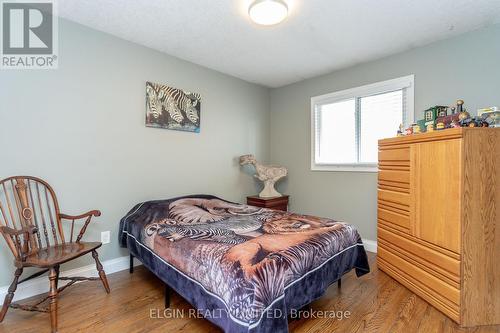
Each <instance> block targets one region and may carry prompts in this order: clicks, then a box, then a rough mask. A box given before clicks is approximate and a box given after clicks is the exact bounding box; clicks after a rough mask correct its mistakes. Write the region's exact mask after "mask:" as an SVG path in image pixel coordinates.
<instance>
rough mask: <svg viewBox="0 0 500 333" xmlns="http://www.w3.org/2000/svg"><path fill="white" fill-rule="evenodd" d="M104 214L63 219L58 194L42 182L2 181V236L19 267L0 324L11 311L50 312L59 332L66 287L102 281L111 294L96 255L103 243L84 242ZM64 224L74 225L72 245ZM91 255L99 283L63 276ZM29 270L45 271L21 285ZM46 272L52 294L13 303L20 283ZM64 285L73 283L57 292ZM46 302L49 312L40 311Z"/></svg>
mask: <svg viewBox="0 0 500 333" xmlns="http://www.w3.org/2000/svg"><path fill="white" fill-rule="evenodd" d="M100 215H101V213H100V212H99V211H98V210H92V211H90V212H87V213H85V214H81V215H76V216H72V215H66V214H61V213H60V211H59V205H58V203H57V198H56V195H55V193H54V190H53V189H52V187H50V185H49V184H47V183H46V182H45V181H43V180H41V179H39V178H36V177H30V176H14V177H9V178H6V179H4V180H1V181H0V233H1V234H2V236H3V237H4V238H5V241H6V242H7V245H8V247H9V249H10V250H11V251H12V253H13V255H14V265H15V267H16V271H15V274H14V281H13V282H12V284H11V285H10V287H9V290H8V293H7V295H6V296H5V300H4V303H3V306H2V310H1V312H0V323H1V322H2V321H3V319H4V318H5V314H6V313H7V310H8V309H9V307H10V308H14V309H21V310H26V311H39V312H48V313H50V322H51V327H52V332H57V295H58V294H59V293H60V292H61V291H63V290H64V289H65V288H67V287H68V286H70V285H72V284H74V283H75V282H78V281H84V280H101V281H102V284H103V285H104V289H105V290H106V292H107V293H108V294H109V292H110V289H109V284H108V281H107V279H106V273H104V270H103V267H102V264H101V262H100V261H99V257H98V254H97V251H96V250H97V249H98V248H99V247H100V246H101V245H102V244H101V243H98V242H92V243H90V242H82V241H81V240H82V237H83V235H84V233H85V231H86V230H87V227H88V225H89V223H90V221H91V219H92V217H93V216H100ZM82 219H85V222H84V224H83V226H82V227H81V229H80V231H79V233H78V235H76V239H74V231H75V221H77V220H82ZM63 220H67V221H69V223H71V235H70V240H69V242H67V241H66V239H65V237H64V232H63V225H62V221H63ZM88 253H91V254H92V257H93V258H94V260H95V262H96V267H97V271H98V272H99V277H98V278H97V277H95V278H94V277H92V278H86V277H61V276H59V267H60V265H61V264H63V263H65V262H67V261H70V260H73V259H76V258H78V257H81V256H83V255H85V254H88ZM25 267H36V268H40V269H42V270H41V271H38V272H36V273H35V274H32V275H31V276H29V277H27V278H24V279H22V280H20V277H21V274H22V273H23V269H24V268H25ZM46 272H49V274H48V277H49V281H50V291H49V293H48V295H47V296H46V297H45V298H42V299H41V300H39V301H37V302H35V303H34V304H32V305H25V304H22V305H21V304H17V303H12V299H13V298H14V293H15V291H16V289H17V285H18V284H19V283H22V282H25V281H28V280H30V279H32V278H35V277H37V276H40V275H42V274H44V273H46ZM60 280H61V281H62V280H67V281H69V282H68V283H67V284H66V285H64V286H62V287H58V282H59V281H60ZM46 301H49V305H48V307H42V304H43V303H45V302H46Z"/></svg>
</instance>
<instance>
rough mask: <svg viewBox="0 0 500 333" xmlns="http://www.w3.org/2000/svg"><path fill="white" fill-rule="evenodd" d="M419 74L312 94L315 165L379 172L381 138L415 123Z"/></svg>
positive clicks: (314, 166)
mask: <svg viewBox="0 0 500 333" xmlns="http://www.w3.org/2000/svg"><path fill="white" fill-rule="evenodd" d="M413 82H414V77H413V75H411V76H406V77H402V78H398V79H394V80H389V81H384V82H378V83H375V84H370V85H366V86H362V87H358V88H353V89H348V90H343V91H338V92H334V93H331V94H327V95H322V96H317V97H313V98H311V125H312V126H311V139H312V149H311V169H312V170H327V171H368V172H375V171H377V160H378V140H379V139H382V138H388V137H393V136H395V135H396V131H397V129H398V128H399V125H400V124H404V125H405V126H407V125H409V124H411V123H413V89H414V84H413Z"/></svg>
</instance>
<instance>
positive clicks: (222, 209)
mask: <svg viewBox="0 0 500 333" xmlns="http://www.w3.org/2000/svg"><path fill="white" fill-rule="evenodd" d="M120 240H121V244H122V246H124V247H128V248H129V249H130V251H131V253H132V254H134V255H135V256H136V257H138V258H139V259H140V260H141V261H142V262H143V263H144V265H146V266H147V267H148V268H149V269H150V270H151V271H153V272H154V273H155V274H156V275H157V276H158V277H159V278H160V279H162V280H163V281H164V282H166V283H167V284H169V285H170V286H171V287H172V288H174V289H175V290H176V291H177V292H178V293H179V294H181V295H182V296H183V297H184V298H186V299H187V300H188V301H189V302H190V303H191V304H192V305H193V306H194V307H195V308H197V309H198V310H200V311H207V312H204V313H212V314H213V315H208V316H206V318H207V319H208V320H210V321H212V322H214V323H215V324H216V325H218V326H220V327H221V328H223V329H224V330H225V331H226V332H250V331H251V332H271V331H272V332H273V333H275V332H287V331H288V329H287V314H288V313H290V311H291V310H293V309H299V308H300V307H302V306H304V305H306V304H308V303H310V302H311V301H313V300H314V299H316V298H318V297H320V296H321V295H322V294H323V293H324V292H325V290H326V289H327V288H328V286H329V285H330V284H331V283H333V282H335V281H336V280H337V279H339V278H340V277H341V276H342V274H344V273H346V272H348V271H350V270H351V269H352V268H356V273H357V274H358V276H360V275H362V274H364V273H367V272H368V271H369V267H368V262H367V259H366V253H365V251H364V248H363V245H362V242H361V238H360V236H359V234H358V232H357V231H356V229H355V228H354V227H353V226H351V225H349V224H346V223H342V222H336V221H334V220H330V219H326V218H319V217H315V216H307V215H299V214H294V213H289V212H282V211H276V210H271V209H264V208H258V207H253V206H247V205H241V204H235V203H231V202H228V201H225V200H222V199H219V198H216V197H213V196H206V195H198V196H188V197H182V198H176V199H171V200H162V201H151V202H146V203H142V204H139V205H137V206H136V207H134V208H133V209H132V210H131V211H130V212H129V214H127V216H125V217H124V218H123V219H122V221H121V226H120ZM277 310H278V311H277ZM210 311H211V312H210Z"/></svg>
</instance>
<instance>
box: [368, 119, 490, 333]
mask: <svg viewBox="0 0 500 333" xmlns="http://www.w3.org/2000/svg"><path fill="white" fill-rule="evenodd" d="M499 177H500V128H455V129H448V130H443V131H436V132H431V133H424V134H416V135H412V136H408V137H397V138H391V139H384V140H380V141H379V174H378V236H377V241H378V259H377V260H378V267H379V268H380V269H381V270H383V271H384V272H386V273H387V274H389V275H390V276H391V277H393V278H394V279H396V280H397V281H399V282H400V283H401V284H403V285H405V286H406V287H407V288H408V289H410V290H412V291H413V292H414V293H416V294H417V295H419V296H420V297H422V298H423V299H425V300H426V301H427V302H429V303H430V304H432V305H433V306H434V307H436V308H437V309H439V310H440V311H442V312H443V313H445V314H446V315H447V316H449V317H450V318H452V319H453V320H454V321H456V322H457V323H459V324H460V325H461V326H476V325H493V324H500V221H499V220H500V179H499Z"/></svg>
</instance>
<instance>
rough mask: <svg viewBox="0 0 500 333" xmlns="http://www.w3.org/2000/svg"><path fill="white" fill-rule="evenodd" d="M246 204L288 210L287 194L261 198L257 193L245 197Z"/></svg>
mask: <svg viewBox="0 0 500 333" xmlns="http://www.w3.org/2000/svg"><path fill="white" fill-rule="evenodd" d="M247 205H251V206H257V207H263V208H271V209H276V210H282V211H285V212H286V211H287V210H288V195H283V196H281V197H275V198H261V197H259V196H258V195H252V196H250V197H247Z"/></svg>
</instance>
